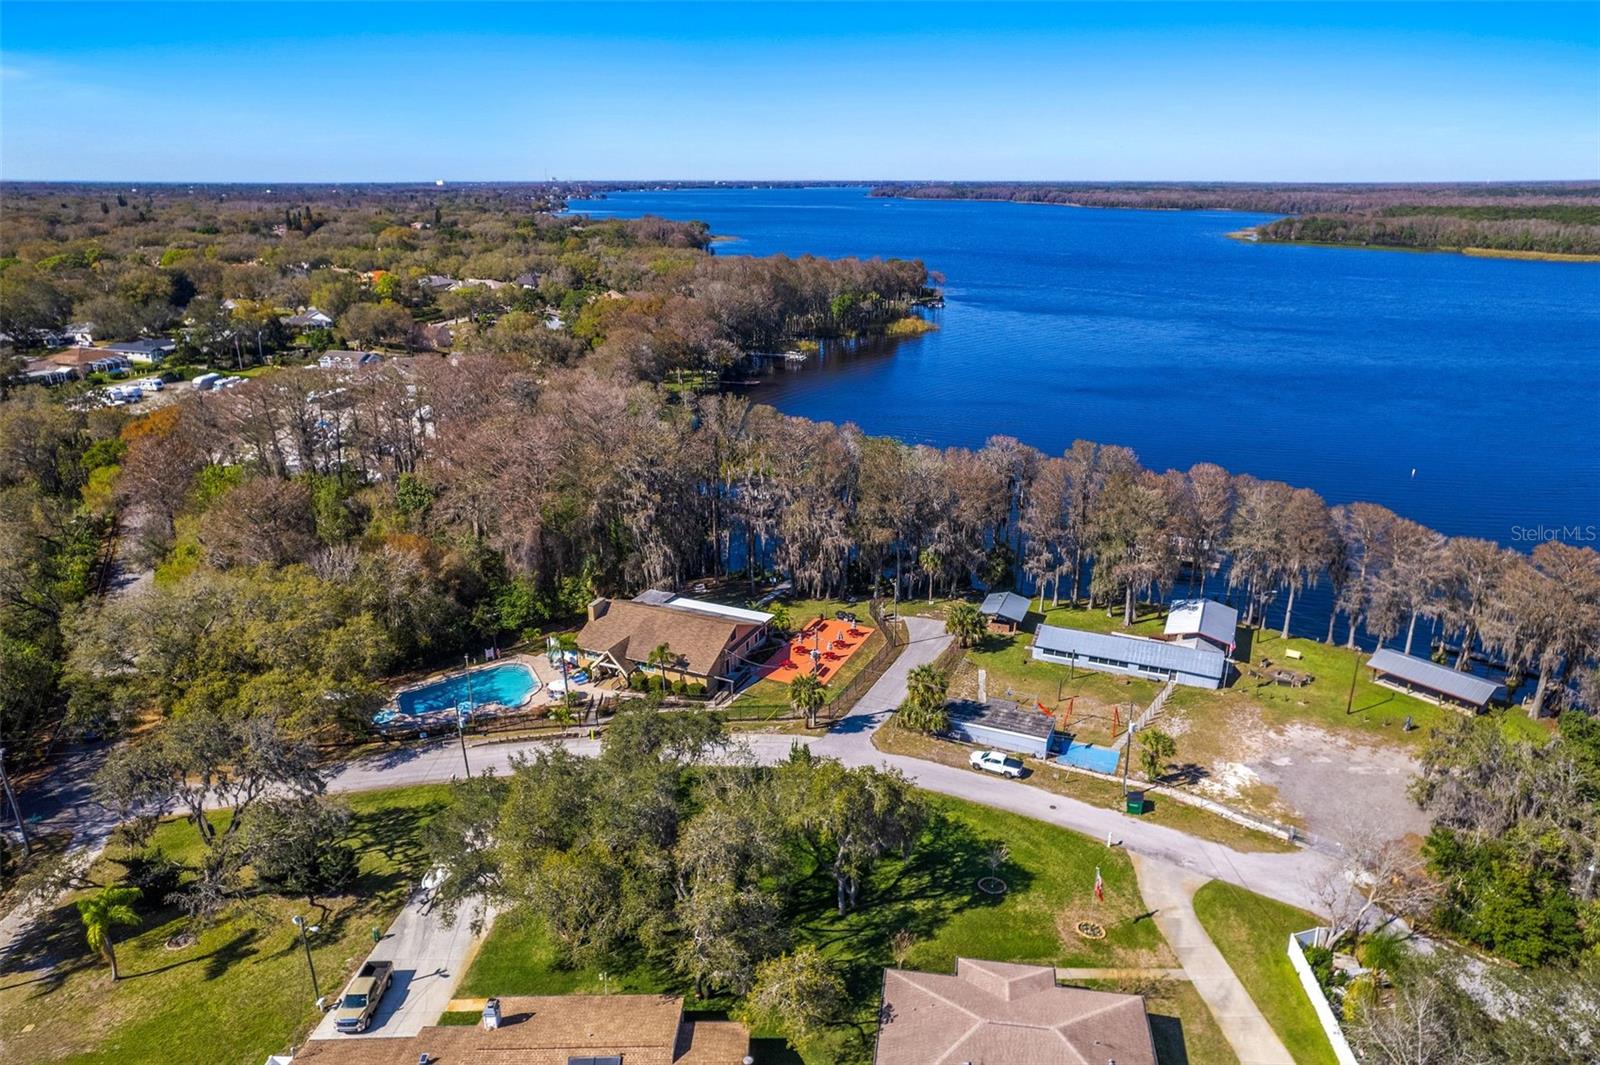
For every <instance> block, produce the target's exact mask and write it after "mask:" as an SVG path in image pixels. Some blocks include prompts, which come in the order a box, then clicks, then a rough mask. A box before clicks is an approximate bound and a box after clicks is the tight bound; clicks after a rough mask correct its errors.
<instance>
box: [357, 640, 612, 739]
mask: <svg viewBox="0 0 1600 1065" xmlns="http://www.w3.org/2000/svg"><path fill="white" fill-rule="evenodd" d="M509 665H517V666H522V667H523V668H525V669H527V670H528V672H530V673H532V674H533V678H534V680H535V681H536V682H537V683H538V687H537V688H535V689H534V690H533V691H532V692H530V693H529V694H528V698H526V699H525V700H523V701H522V702H521V703H519V704H518V705H516V706H510V707H504V708H502V710H491V711H489V712H488V713H485V715H484V716H491V715H493V714H495V713H500V712H517V711H529V710H538V709H539V708H540V707H543V706H548V705H549V704H550V703H552V702H554V701H555V698H556V696H555V695H554V694H553V693H552V692H551V690H550V682H551V680H553V679H554V680H559V679H560V677H561V671H560V670H559V669H557V668H556V667H555V666H553V665H551V664H550V660H549V659H548V658H546V657H545V656H544V654H542V653H540V652H537V651H519V652H515V653H512V654H506V655H502V656H500V657H499V658H492V659H490V660H489V661H487V662H485V661H482V660H479V661H476V662H473V663H472V664H471V665H470V666H468V667H466V669H467V671H469V672H471V671H476V670H481V669H493V668H494V667H495V666H509ZM462 672H463V671H462V669H461V668H460V667H456V668H453V669H441V670H437V671H435V672H433V673H430V674H428V675H427V676H425V677H419V678H417V679H416V680H414V681H412V682H410V683H409V684H403V685H401V686H400V687H398V688H396V689H395V690H394V693H393V694H392V695H391V696H390V701H389V706H390V707H391V708H392V707H397V706H398V703H399V697H400V695H401V694H402V693H404V692H410V691H416V690H417V689H418V688H426V687H428V686H429V685H431V684H437V683H439V682H440V681H442V680H446V679H448V678H451V677H457V676H460V675H461V674H462ZM571 687H572V690H573V691H574V692H578V693H580V694H584V695H588V696H589V697H590V698H598V697H599V695H600V693H601V692H602V691H604V690H605V689H603V688H601V687H600V686H599V685H597V684H595V683H594V682H593V681H589V682H586V683H583V684H573V685H572V686H571ZM490 705H494V704H485V706H490ZM480 712H481V711H480ZM453 716H454V715H453V712H452V711H450V710H436V711H434V712H432V713H429V714H421V715H416V716H411V715H406V714H402V715H401V717H402V718H408V719H409V721H410V722H420V723H435V722H445V723H448V724H450V726H451V727H452V728H453V727H454V723H453ZM379 727H380V728H381V726H379Z"/></svg>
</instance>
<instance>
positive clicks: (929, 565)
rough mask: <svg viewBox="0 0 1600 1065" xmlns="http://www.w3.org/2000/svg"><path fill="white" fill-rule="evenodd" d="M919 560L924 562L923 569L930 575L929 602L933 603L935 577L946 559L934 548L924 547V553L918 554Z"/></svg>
mask: <svg viewBox="0 0 1600 1065" xmlns="http://www.w3.org/2000/svg"><path fill="white" fill-rule="evenodd" d="M917 561H918V562H919V563H921V564H922V569H923V571H924V572H925V573H927V575H928V602H929V603H932V602H933V577H934V574H935V573H937V572H938V571H939V568H940V567H941V566H943V565H944V559H943V558H941V557H940V556H939V552H937V551H935V550H934V549H933V548H931V547H924V548H923V549H922V553H921V554H919V555H918V556H917Z"/></svg>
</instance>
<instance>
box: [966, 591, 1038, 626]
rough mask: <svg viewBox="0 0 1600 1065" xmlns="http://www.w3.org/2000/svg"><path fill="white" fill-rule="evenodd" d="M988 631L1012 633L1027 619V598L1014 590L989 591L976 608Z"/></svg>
mask: <svg viewBox="0 0 1600 1065" xmlns="http://www.w3.org/2000/svg"><path fill="white" fill-rule="evenodd" d="M978 612H979V613H981V614H982V615H983V616H984V617H985V618H986V619H987V620H988V622H989V631H990V632H1001V633H1013V632H1016V631H1017V630H1018V629H1020V628H1021V627H1022V623H1023V622H1024V621H1026V620H1027V619H1028V600H1027V599H1024V598H1023V597H1022V596H1020V595H1018V594H1017V593H1016V592H990V593H989V594H988V595H986V596H984V598H983V605H982V606H980V607H979V608H978Z"/></svg>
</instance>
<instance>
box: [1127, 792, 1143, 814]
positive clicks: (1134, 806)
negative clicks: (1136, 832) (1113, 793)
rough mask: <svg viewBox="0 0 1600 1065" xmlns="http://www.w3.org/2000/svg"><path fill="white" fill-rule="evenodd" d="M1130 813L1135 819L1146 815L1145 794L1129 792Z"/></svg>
mask: <svg viewBox="0 0 1600 1065" xmlns="http://www.w3.org/2000/svg"><path fill="white" fill-rule="evenodd" d="M1128 812H1129V813H1130V814H1132V815H1133V816H1135V817H1138V816H1140V815H1141V814H1143V813H1144V792H1142V791H1130V792H1128Z"/></svg>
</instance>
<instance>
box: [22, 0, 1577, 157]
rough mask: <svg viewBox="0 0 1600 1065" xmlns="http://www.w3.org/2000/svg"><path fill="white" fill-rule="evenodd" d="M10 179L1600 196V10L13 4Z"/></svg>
mask: <svg viewBox="0 0 1600 1065" xmlns="http://www.w3.org/2000/svg"><path fill="white" fill-rule="evenodd" d="M0 177H4V178H7V179H81V180H130V181H131V180H142V181H159V180H171V181H200V180H206V181H223V180H237V181H290V180H315V181H360V180H394V181H407V180H433V179H435V178H446V179H453V180H496V179H501V180H511V179H529V180H531V179H543V178H549V177H560V178H597V179H604V178H619V179H622V178H724V179H740V178H818V179H835V178H869V179H870V178H922V177H926V178H948V179H982V178H993V179H1007V178H1010V179H1030V180H1048V179H1060V180H1074V179H1077V180H1089V179H1171V180H1182V179H1219V180H1281V181H1288V180H1305V181H1345V180H1490V179H1498V178H1518V179H1533V178H1594V177H1600V3H1585V4H1568V5H1554V6H1535V5H1528V4H1518V5H1508V6H1500V5H1491V4H1427V5H1419V6H1406V5H1396V4H1383V5H1379V4H1371V5H1367V4H1348V5H1334V6H1324V5H1319V4H1299V3H1293V4H1275V5H1266V6H1229V5H1212V4H1200V3H1192V4H1182V5H1176V6H1167V5H1156V4H1136V3H1134V4H1120V5H1115V6H1099V5H1084V6H1046V5H1022V6H1015V7H1011V6H998V5H988V4H984V5H978V4H972V5H948V6H946V5H937V4H927V3H917V4H904V5H886V6H873V7H864V6H852V5H845V4H822V5H808V6H786V5H777V4H749V5H741V6H737V7H733V6H719V5H711V4H691V5H668V4H657V5H647V6H633V5H623V4H591V5H587V6H581V7H579V6H535V5H521V4H510V3H497V4H482V5H479V4H466V3H460V4H448V5H444V4H440V5H435V4H423V3H405V2H386V3H370V4H349V5H338V4H328V3H317V4H313V3H286V4H270V5H256V4H244V3H209V4H205V3H202V4H190V5H160V4H134V3H118V4H109V5H97V4H73V3H42V4H41V3H11V2H6V0H0Z"/></svg>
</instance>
